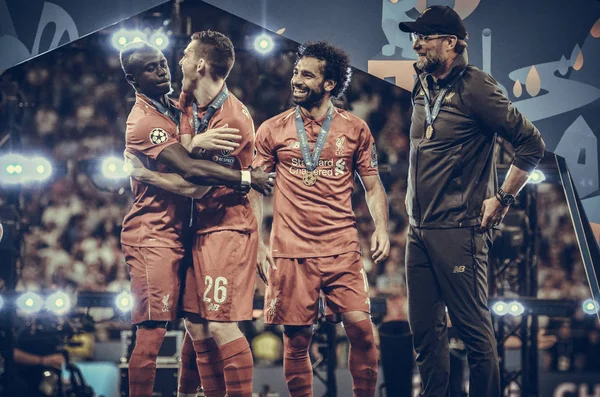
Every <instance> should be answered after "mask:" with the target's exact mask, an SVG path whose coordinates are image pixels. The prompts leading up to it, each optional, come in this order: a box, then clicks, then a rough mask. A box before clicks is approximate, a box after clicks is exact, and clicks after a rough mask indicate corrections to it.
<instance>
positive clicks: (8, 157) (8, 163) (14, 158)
mask: <svg viewBox="0 0 600 397" xmlns="http://www.w3.org/2000/svg"><path fill="white" fill-rule="evenodd" d="M25 163H27V158H26V157H25V156H22V155H20V154H15V153H9V154H5V155H4V156H1V157H0V183H2V184H3V185H4V184H6V185H10V184H18V183H21V182H22V181H23V171H24V169H25Z"/></svg>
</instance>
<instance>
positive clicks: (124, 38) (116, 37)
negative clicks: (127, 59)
mask: <svg viewBox="0 0 600 397" xmlns="http://www.w3.org/2000/svg"><path fill="white" fill-rule="evenodd" d="M130 41H131V33H130V32H129V31H127V30H125V29H121V30H119V31H117V32H115V33H114V34H113V36H112V45H113V47H115V48H116V49H117V50H120V49H121V48H123V46H124V45H125V44H127V43H129V42H130Z"/></svg>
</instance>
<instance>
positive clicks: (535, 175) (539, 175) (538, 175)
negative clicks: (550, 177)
mask: <svg viewBox="0 0 600 397" xmlns="http://www.w3.org/2000/svg"><path fill="white" fill-rule="evenodd" d="M545 180H546V175H544V173H543V172H542V171H540V170H534V171H533V172H532V173H531V175H529V179H528V180H527V183H533V184H538V183H542V182H544V181H545Z"/></svg>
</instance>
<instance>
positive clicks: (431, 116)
mask: <svg viewBox="0 0 600 397" xmlns="http://www.w3.org/2000/svg"><path fill="white" fill-rule="evenodd" d="M466 70H467V69H463V70H462V72H460V73H459V74H458V76H456V77H455V78H454V80H452V81H451V82H450V84H448V85H447V86H446V87H444V88H443V89H442V90H441V91H440V93H439V94H438V96H437V98H436V100H435V104H434V105H433V111H431V105H430V102H431V99H430V98H429V89H424V90H423V94H424V95H425V101H424V102H425V119H426V120H427V126H430V125H433V123H434V122H435V119H437V116H438V114H439V113H440V109H441V107H442V102H443V101H444V98H446V94H447V93H448V91H450V90H451V89H452V87H453V86H454V84H456V83H457V82H458V80H460V79H461V77H462V76H463V75H464V74H465V71H466ZM421 86H423V87H427V85H426V84H423V80H422V78H421Z"/></svg>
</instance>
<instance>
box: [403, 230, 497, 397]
mask: <svg viewBox="0 0 600 397" xmlns="http://www.w3.org/2000/svg"><path fill="white" fill-rule="evenodd" d="M490 233H491V232H490V231H486V232H480V231H479V230H478V229H477V228H476V227H465V228H454V229H422V228H416V227H413V226H409V230H408V236H407V241H406V279H407V284H408V311H409V323H410V328H411V331H412V333H413V337H414V347H415V351H416V353H417V365H418V367H419V372H420V374H421V379H422V383H423V389H424V394H423V395H424V396H428V397H447V396H448V395H449V388H448V382H449V374H450V358H449V350H448V335H447V326H446V307H447V308H448V314H449V315H450V320H451V321H452V326H453V327H455V328H456V330H457V331H458V334H459V336H460V338H461V339H462V340H463V342H464V344H465V347H466V349H467V357H468V361H469V368H470V380H469V395H470V396H471V397H500V396H501V393H500V372H499V368H498V352H497V349H496V339H495V337H494V328H493V326H492V319H491V316H490V311H489V309H488V307H487V297H488V294H487V290H488V285H487V267H488V252H489V250H490V248H491V244H492V241H491V234H490Z"/></svg>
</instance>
